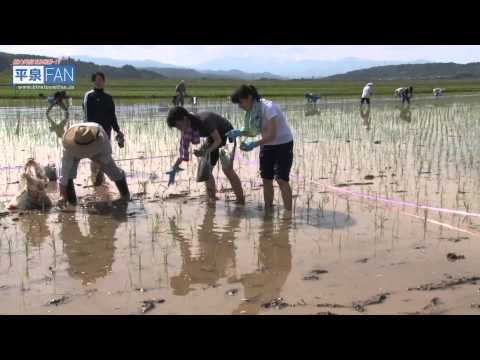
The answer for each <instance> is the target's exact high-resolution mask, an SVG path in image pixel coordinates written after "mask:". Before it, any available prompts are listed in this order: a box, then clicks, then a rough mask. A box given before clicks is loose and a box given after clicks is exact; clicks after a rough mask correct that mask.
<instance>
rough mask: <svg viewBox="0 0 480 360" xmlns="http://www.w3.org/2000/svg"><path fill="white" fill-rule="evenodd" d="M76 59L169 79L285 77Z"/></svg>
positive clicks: (146, 61) (238, 71)
mask: <svg viewBox="0 0 480 360" xmlns="http://www.w3.org/2000/svg"><path fill="white" fill-rule="evenodd" d="M72 57H73V58H75V59H79V60H82V61H90V62H94V63H96V64H100V65H109V66H124V65H127V64H128V65H132V66H135V67H137V68H141V69H145V70H149V71H153V72H156V73H157V74H161V75H163V76H165V77H166V78H169V79H202V78H207V79H237V80H259V79H275V80H280V79H285V78H286V77H282V76H278V75H275V74H272V73H270V72H255V71H253V72H245V71H241V70H232V68H229V69H224V70H220V71H215V70H209V69H206V70H203V71H202V70H197V69H193V68H186V67H181V66H176V65H172V64H166V63H162V62H159V61H155V60H118V59H110V58H102V57H101V58H96V57H91V56H83V55H75V56H72Z"/></svg>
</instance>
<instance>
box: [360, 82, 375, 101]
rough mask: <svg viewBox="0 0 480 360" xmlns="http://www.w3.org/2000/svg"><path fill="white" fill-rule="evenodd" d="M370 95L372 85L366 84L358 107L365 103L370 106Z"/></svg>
mask: <svg viewBox="0 0 480 360" xmlns="http://www.w3.org/2000/svg"><path fill="white" fill-rule="evenodd" d="M372 94H373V84H372V83H368V84H367V85H365V87H364V88H363V91H362V99H361V100H360V106H362V105H363V104H364V103H367V105H368V106H370V95H372Z"/></svg>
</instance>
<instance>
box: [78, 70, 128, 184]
mask: <svg viewBox="0 0 480 360" xmlns="http://www.w3.org/2000/svg"><path fill="white" fill-rule="evenodd" d="M92 82H93V89H92V90H89V91H87V92H86V93H85V96H84V99H83V103H82V107H83V111H84V114H85V121H86V122H94V123H97V124H100V125H101V126H102V127H103V129H104V130H105V133H106V134H107V136H108V139H109V140H110V138H111V135H112V129H113V130H114V131H115V132H116V133H117V135H116V137H115V139H116V141H117V143H118V146H119V147H121V148H122V147H123V146H124V139H125V136H124V135H123V133H122V132H121V131H120V127H119V126H118V121H117V115H116V114H115V103H114V101H113V97H112V96H111V95H110V94H107V93H106V92H105V91H104V86H105V74H104V73H103V72H101V71H97V72H96V73H95V74H93V75H92ZM90 169H91V172H92V181H93V185H94V186H100V185H102V184H103V182H104V180H105V178H104V175H103V172H102V171H100V170H99V165H98V164H95V163H94V162H92V163H91V164H90Z"/></svg>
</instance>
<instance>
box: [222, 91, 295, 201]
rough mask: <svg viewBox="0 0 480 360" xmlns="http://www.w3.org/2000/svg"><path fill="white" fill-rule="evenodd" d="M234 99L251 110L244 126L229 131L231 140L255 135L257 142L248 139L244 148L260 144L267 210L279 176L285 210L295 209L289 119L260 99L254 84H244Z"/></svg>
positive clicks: (274, 106)
mask: <svg viewBox="0 0 480 360" xmlns="http://www.w3.org/2000/svg"><path fill="white" fill-rule="evenodd" d="M231 100H232V102H233V103H234V104H238V106H239V107H240V108H241V109H243V110H245V111H246V112H247V114H246V116H245V123H244V125H245V126H244V128H243V129H234V130H232V131H230V132H229V133H227V136H228V137H229V138H231V139H235V138H236V137H238V136H249V137H255V136H257V134H261V136H262V138H261V139H260V140H257V141H246V142H243V143H242V144H241V145H240V149H241V150H243V151H251V150H253V149H254V148H256V147H258V146H260V175H261V177H262V180H263V196H264V201H265V209H271V208H272V207H273V195H274V191H273V179H274V178H275V179H276V181H277V183H278V185H279V187H280V191H281V193H282V199H283V206H284V208H285V210H288V211H291V210H292V188H291V187H290V183H289V181H290V170H291V168H292V164H293V134H292V131H291V130H290V127H289V126H288V123H287V119H286V117H285V115H284V114H283V113H282V111H281V110H280V108H279V107H278V106H277V104H275V103H274V102H272V101H270V100H266V99H262V98H260V95H259V94H258V92H257V89H256V88H255V87H254V86H252V85H248V86H247V85H242V86H241V87H240V88H238V89H237V90H236V91H235V92H234V93H233V95H232V96H231Z"/></svg>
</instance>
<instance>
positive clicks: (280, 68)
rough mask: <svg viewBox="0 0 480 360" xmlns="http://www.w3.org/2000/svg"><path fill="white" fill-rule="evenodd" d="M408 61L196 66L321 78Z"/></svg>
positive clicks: (230, 61) (242, 61)
mask: <svg viewBox="0 0 480 360" xmlns="http://www.w3.org/2000/svg"><path fill="white" fill-rule="evenodd" d="M428 62H429V61H427V60H415V61H410V62H408V63H413V64H418V63H428ZM402 63H407V61H376V60H369V59H359V58H355V57H347V58H343V59H338V60H297V61H289V62H284V61H272V60H271V59H262V58H255V59H254V58H222V59H218V60H213V61H209V62H206V63H204V64H201V65H198V66H197V67H196V68H198V69H200V70H202V69H215V70H227V69H228V68H230V69H231V68H238V69H241V70H242V71H246V72H250V71H253V70H254V69H256V70H257V71H258V70H262V69H268V71H269V72H272V73H274V74H278V75H280V76H284V77H289V78H312V77H315V78H321V77H326V76H330V75H335V74H341V73H344V72H347V71H352V70H358V69H365V68H369V67H372V66H379V65H396V64H402Z"/></svg>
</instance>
